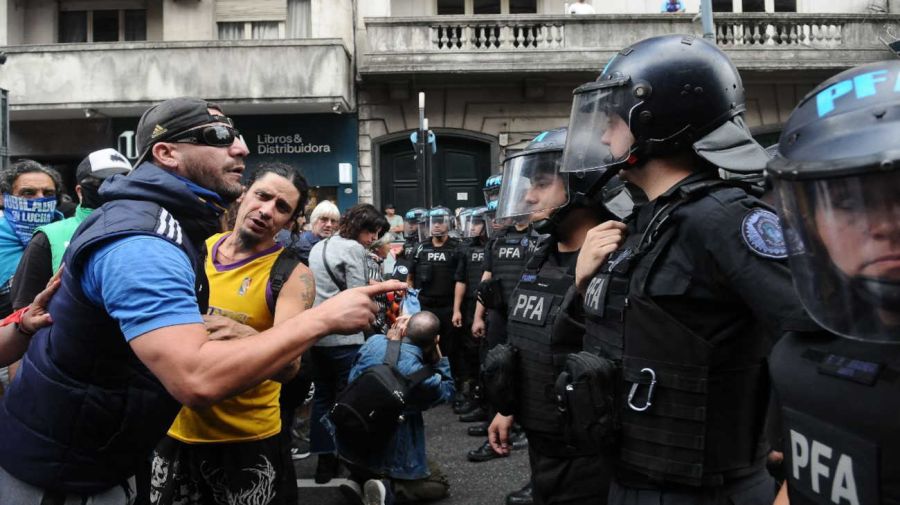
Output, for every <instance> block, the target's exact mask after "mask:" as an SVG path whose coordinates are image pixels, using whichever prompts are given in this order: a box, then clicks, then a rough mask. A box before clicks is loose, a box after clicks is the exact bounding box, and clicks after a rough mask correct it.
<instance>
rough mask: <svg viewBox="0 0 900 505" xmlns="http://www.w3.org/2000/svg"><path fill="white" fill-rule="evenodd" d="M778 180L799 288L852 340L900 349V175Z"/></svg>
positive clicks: (826, 321) (819, 316) (815, 312)
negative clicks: (889, 343) (887, 343)
mask: <svg viewBox="0 0 900 505" xmlns="http://www.w3.org/2000/svg"><path fill="white" fill-rule="evenodd" d="M863 172H868V173H863V174H860V175H849V176H844V177H831V178H817V179H794V180H787V179H781V178H777V179H775V189H776V191H777V194H778V197H779V204H780V205H781V214H782V221H783V222H784V226H785V237H786V242H787V245H788V249H789V253H790V256H789V258H790V263H791V269H792V271H793V274H794V284H795V286H796V288H797V291H798V293H799V295H800V299H801V301H802V302H803V304H804V306H805V307H806V309H807V311H808V312H809V314H810V316H812V318H813V319H814V320H815V321H816V322H817V323H819V324H820V325H821V326H823V327H824V328H826V329H828V330H830V331H832V332H834V333H837V334H840V335H843V336H845V337H848V338H852V339H859V340H868V341H894V342H900V198H898V197H897V195H898V194H900V171H897V170H893V171H890V172H880V171H878V170H876V169H875V167H872V168H871V170H868V171H865V170H864V171H863Z"/></svg>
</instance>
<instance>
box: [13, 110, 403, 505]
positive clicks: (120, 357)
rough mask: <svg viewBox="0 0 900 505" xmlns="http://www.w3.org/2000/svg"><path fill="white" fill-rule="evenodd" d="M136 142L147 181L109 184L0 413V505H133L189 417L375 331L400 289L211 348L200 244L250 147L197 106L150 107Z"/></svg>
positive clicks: (76, 242) (123, 179) (392, 285)
mask: <svg viewBox="0 0 900 505" xmlns="http://www.w3.org/2000/svg"><path fill="white" fill-rule="evenodd" d="M137 143H138V147H139V149H140V153H141V154H140V156H139V158H138V160H137V163H136V165H137V167H136V168H135V169H134V170H133V171H132V173H130V174H129V175H128V176H121V175H117V176H113V177H112V178H110V179H108V180H107V181H106V182H105V183H104V184H103V186H102V187H101V189H100V194H101V196H102V197H103V198H104V200H105V202H106V203H104V204H103V206H102V207H101V208H100V209H97V210H96V211H94V213H92V214H91V216H89V217H88V218H87V219H86V220H85V221H84V223H83V224H82V225H81V226H80V227H79V229H78V231H77V232H76V233H75V235H74V236H73V238H72V241H71V243H70V244H69V248H68V250H67V251H66V254H65V257H64V259H63V262H64V263H65V265H66V266H65V270H64V272H63V275H62V285H61V287H60V290H59V291H58V292H57V293H56V295H55V296H54V298H53V300H52V301H51V303H50V308H49V311H50V316H51V317H52V320H53V324H52V325H51V326H50V327H48V328H43V329H41V330H38V331H37V333H35V335H34V336H33V337H32V341H31V344H30V345H29V347H28V350H27V352H26V353H25V356H24V357H23V359H22V366H21V369H20V371H19V375H18V377H17V378H16V380H15V382H14V383H13V384H12V385H11V386H10V389H9V391H8V392H7V393H6V397H5V398H4V401H3V403H2V405H0V433H2V434H3V436H2V437H0V503H4V504H6V503H15V504H21V505H31V504H34V505H37V504H41V503H64V502H70V501H71V502H76V501H77V502H81V503H92V504H94V505H106V504H122V505H126V504H130V503H132V502H133V500H134V494H135V491H134V479H133V476H134V474H135V472H136V471H137V470H138V468H139V467H140V465H141V464H142V463H143V462H145V461H146V460H147V458H148V457H149V455H150V453H151V451H152V449H153V447H154V446H155V444H156V443H157V442H158V441H159V440H160V438H162V435H163V434H165V432H166V430H167V429H168V428H169V426H170V425H171V423H172V421H173V419H174V418H175V415H176V414H177V412H178V410H179V408H180V406H181V405H180V404H183V405H187V406H189V407H192V408H200V407H204V406H208V405H211V404H214V403H217V402H219V401H221V400H222V399H224V398H228V397H230V396H233V395H235V394H236V393H238V392H241V391H244V390H246V389H248V388H250V387H252V386H254V385H256V384H258V383H260V382H262V381H263V380H264V379H266V378H268V377H271V376H272V375H273V374H274V373H275V372H276V371H277V370H280V369H282V368H284V367H285V366H286V365H287V364H288V363H289V362H291V361H294V360H296V359H297V357H299V356H300V354H301V353H302V352H303V351H304V350H305V349H306V348H308V347H309V346H311V345H312V344H313V343H314V342H315V341H316V340H317V339H318V338H320V337H322V336H324V335H327V334H333V333H353V332H356V331H359V330H361V329H362V328H364V327H366V326H368V325H369V324H370V323H371V322H372V320H373V319H374V318H375V310H376V307H375V304H374V302H372V300H371V298H370V296H372V295H375V294H379V293H382V292H386V291H393V290H397V289H403V288H404V285H403V284H402V283H400V282H387V283H384V284H382V285H374V286H364V287H361V288H359V289H354V290H347V291H346V292H345V293H342V294H340V295H338V296H335V297H333V298H332V299H330V300H328V301H326V302H324V303H322V304H321V305H319V306H317V307H315V308H312V309H310V310H307V311H304V312H303V313H302V314H300V315H298V316H296V317H293V318H291V319H289V320H287V321H286V322H285V323H284V324H281V325H278V326H275V327H274V328H272V329H270V330H268V331H264V332H262V333H259V334H257V335H253V336H249V337H246V338H241V339H231V340H209V338H208V335H207V332H206V329H205V327H204V326H203V320H202V318H201V314H202V313H204V312H205V311H206V309H207V300H208V286H207V282H206V278H205V275H204V268H203V267H204V262H203V255H202V251H203V241H204V240H205V239H206V238H208V237H209V236H210V235H212V234H213V233H214V232H216V231H217V230H218V222H219V217H220V215H221V213H222V212H223V210H224V209H225V207H226V206H227V205H228V204H229V203H230V202H231V201H232V200H234V199H235V198H237V197H238V196H239V195H240V194H241V191H242V187H241V173H242V172H243V169H244V158H245V157H246V156H247V154H248V150H247V146H246V145H245V144H244V141H243V139H242V138H241V136H240V133H239V132H238V131H237V130H235V128H234V125H233V124H232V121H231V119H229V118H228V117H226V116H225V115H224V113H223V112H222V109H221V107H219V106H218V105H215V104H211V103H208V102H206V101H204V100H200V99H196V98H175V99H171V100H167V101H165V102H162V103H161V104H158V105H155V106H153V107H151V108H150V109H148V110H147V111H146V112H145V113H144V115H143V116H142V117H141V120H140V122H139V123H138V127H137ZM259 219H271V216H260V217H259ZM158 470H159V471H160V472H167V471H168V469H165V468H160V469H158ZM156 477H158V476H156V475H154V476H153V478H156Z"/></svg>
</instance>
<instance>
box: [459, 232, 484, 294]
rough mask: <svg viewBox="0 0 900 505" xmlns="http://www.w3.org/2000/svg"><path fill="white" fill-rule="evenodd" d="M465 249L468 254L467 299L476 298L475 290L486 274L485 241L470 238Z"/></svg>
mask: <svg viewBox="0 0 900 505" xmlns="http://www.w3.org/2000/svg"><path fill="white" fill-rule="evenodd" d="M464 244H465V245H464V247H463V251H464V254H465V255H466V294H465V299H466V300H467V301H471V300H474V299H475V291H476V290H477V289H478V285H479V284H480V283H481V276H482V275H484V241H482V240H481V239H477V238H475V239H468V240H467V241H466V242H465V243H464Z"/></svg>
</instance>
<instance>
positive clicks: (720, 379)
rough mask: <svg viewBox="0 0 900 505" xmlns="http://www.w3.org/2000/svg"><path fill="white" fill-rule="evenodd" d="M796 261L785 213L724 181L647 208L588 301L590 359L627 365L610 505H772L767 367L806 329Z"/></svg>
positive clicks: (696, 179) (689, 188) (668, 195)
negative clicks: (779, 341)
mask: <svg viewBox="0 0 900 505" xmlns="http://www.w3.org/2000/svg"><path fill="white" fill-rule="evenodd" d="M772 225H774V230H772V229H770V226H772ZM785 257H786V251H785V246H784V240H783V238H782V237H781V235H780V228H779V227H778V221H777V218H776V216H775V214H774V213H772V212H771V211H770V210H769V209H768V208H767V207H766V206H765V204H763V203H762V202H761V201H759V200H758V199H756V198H754V197H752V196H750V195H748V194H747V193H746V192H745V191H744V190H743V189H742V188H739V187H734V186H732V185H731V184H729V183H727V182H725V181H722V180H719V179H718V178H716V177H715V174H714V173H702V172H700V173H695V174H693V175H691V176H689V177H687V178H685V179H684V180H682V181H681V182H679V183H678V184H676V185H675V186H674V187H672V188H671V189H669V190H668V191H666V192H665V193H664V194H662V195H661V196H659V197H658V198H657V199H656V200H654V201H652V202H650V203H648V204H645V205H643V206H641V207H639V208H637V209H636V213H635V217H634V218H633V219H631V220H630V221H629V223H628V234H627V239H626V241H625V242H624V244H622V245H621V246H620V247H619V249H618V250H617V251H616V252H615V253H614V254H612V255H611V256H610V257H609V258H608V260H607V261H606V262H605V264H604V265H603V266H602V267H601V269H600V270H599V272H598V274H596V275H595V277H594V278H593V279H592V280H591V282H590V284H589V285H588V287H587V290H586V293H585V300H584V306H585V312H586V317H587V322H586V327H587V331H586V336H585V344H584V346H585V349H587V350H591V351H593V352H596V353H598V354H600V355H603V356H605V357H607V358H610V359H613V360H615V361H618V362H621V367H622V369H621V374H622V381H621V384H620V387H619V388H618V389H619V390H620V391H621V392H622V395H621V396H622V398H621V400H620V401H619V408H620V409H621V414H620V415H621V432H620V436H619V448H618V452H617V458H616V459H617V462H616V466H617V476H616V481H617V484H614V486H613V489H612V490H611V492H610V503H645V502H644V501H643V500H649V501H646V503H650V502H651V501H653V500H659V499H660V495H664V496H666V497H667V498H666V499H675V500H679V499H684V500H686V503H687V502H692V501H696V502H700V503H720V502H721V503H725V502H724V501H721V500H724V498H723V496H724V497H727V496H729V495H732V500H734V503H736V504H738V505H740V504H742V503H761V501H759V502H757V501H753V500H771V499H773V498H774V493H773V490H774V483H773V482H772V481H771V479H770V478H769V477H768V476H767V474H766V473H765V470H764V463H765V456H766V453H767V450H768V446H767V444H766V442H765V440H764V438H763V437H762V429H763V423H764V418H765V414H766V404H767V398H768V388H767V379H766V367H765V359H766V355H767V354H768V352H769V350H770V348H771V344H772V339H771V336H773V335H777V334H778V333H777V332H778V331H779V330H780V329H781V328H782V327H786V326H789V325H790V324H794V323H798V322H804V321H806V318H805V316H804V315H803V311H802V308H801V307H800V304H799V301H798V299H797V298H796V296H795V295H794V292H793V290H792V285H791V278H790V275H789V272H788V269H787V266H786V265H785V264H784V262H783V261H782V260H783V259H784V258H785ZM632 500H637V501H636V502H635V501H632ZM729 503H730V502H729Z"/></svg>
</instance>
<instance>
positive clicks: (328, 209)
mask: <svg viewBox="0 0 900 505" xmlns="http://www.w3.org/2000/svg"><path fill="white" fill-rule="evenodd" d="M340 220H341V211H340V210H338V208H337V205H335V204H334V203H332V202H331V201H330V200H322V202H320V203H319V204H318V205H316V208H314V209H313V211H312V214H310V216H309V222H310V230H308V231H304V232H303V233H301V234H300V236H299V237H298V236H296V235H294V234H292V233H290V232H287V231H285V232H282V233H280V234H279V239H280V240H279V243H281V244H282V245H284V246H285V247H287V248H290V249H292V250H294V252H296V253H297V255H298V256H299V257H300V259H301V260H302V261H303V262H304V263H306V264H309V251H311V250H312V248H313V246H314V245H316V243H317V242H318V241H320V240H322V239H325V238H328V237H330V236H331V235H332V234H334V231H335V230H336V229H337V226H338V223H339V222H340Z"/></svg>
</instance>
